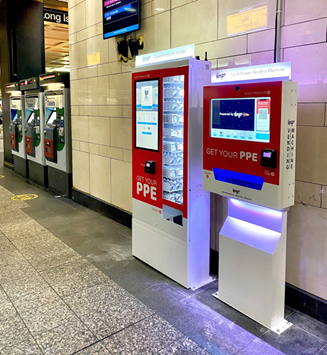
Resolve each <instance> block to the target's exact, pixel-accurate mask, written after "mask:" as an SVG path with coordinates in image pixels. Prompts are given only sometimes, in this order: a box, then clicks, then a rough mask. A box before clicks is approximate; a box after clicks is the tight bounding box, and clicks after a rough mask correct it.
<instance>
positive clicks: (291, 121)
mask: <svg viewBox="0 0 327 355" xmlns="http://www.w3.org/2000/svg"><path fill="white" fill-rule="evenodd" d="M287 123H288V125H289V126H293V125H294V123H295V120H288V122H287Z"/></svg>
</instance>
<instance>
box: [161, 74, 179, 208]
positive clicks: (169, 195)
mask: <svg viewBox="0 0 327 355" xmlns="http://www.w3.org/2000/svg"><path fill="white" fill-rule="evenodd" d="M183 136H184V75H177V76H170V77H165V78H164V79H163V157H162V162H163V174H162V176H163V183H162V186H163V198H164V199H165V200H168V201H171V202H175V203H178V204H180V205H183V172H184V159H183V154H184V145H183V144H184V139H183Z"/></svg>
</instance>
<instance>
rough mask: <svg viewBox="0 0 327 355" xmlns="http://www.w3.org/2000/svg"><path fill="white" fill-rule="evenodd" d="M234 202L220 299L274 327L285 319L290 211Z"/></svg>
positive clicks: (224, 238)
mask: <svg viewBox="0 0 327 355" xmlns="http://www.w3.org/2000/svg"><path fill="white" fill-rule="evenodd" d="M228 205H229V216H228V217H227V219H226V221H225V223H224V225H223V228H222V229H221V231H220V234H219V292H218V298H219V299H220V300H221V301H223V302H225V303H227V304H229V305H230V306H232V307H233V308H235V309H237V310H239V311H240V312H242V313H244V314H246V315H247V316H248V317H250V318H252V319H254V320H255V321H257V322H258V323H261V324H262V325H264V326H265V327H267V328H269V329H272V328H274V327H276V326H277V325H278V324H280V323H281V322H283V320H284V300H285V260H286V221H287V212H283V211H276V210H270V209H268V208H263V207H260V206H255V205H251V204H247V203H245V202H241V201H237V200H234V199H230V200H229V201H228ZM246 209H248V211H246ZM253 209H255V210H256V211H254V210H253ZM251 210H252V213H253V212H254V213H255V214H257V217H259V218H260V225H258V224H254V223H253V222H254V219H253V217H252V220H251V216H250V215H249V213H250V212H249V211H251Z"/></svg>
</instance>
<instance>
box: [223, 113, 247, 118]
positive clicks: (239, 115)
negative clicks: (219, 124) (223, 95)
mask: <svg viewBox="0 0 327 355" xmlns="http://www.w3.org/2000/svg"><path fill="white" fill-rule="evenodd" d="M219 115H220V116H234V117H238V118H241V117H249V116H250V114H249V113H246V112H226V113H225V112H220V113H219Z"/></svg>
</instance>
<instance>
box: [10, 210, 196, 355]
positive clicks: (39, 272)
mask: <svg viewBox="0 0 327 355" xmlns="http://www.w3.org/2000/svg"><path fill="white" fill-rule="evenodd" d="M23 212H24V211H23ZM26 215H27V216H28V217H29V218H30V219H32V220H34V219H33V218H32V217H30V216H29V215H28V214H26ZM37 223H38V222H37ZM52 234H53V233H52ZM5 237H6V239H8V240H9V241H10V243H11V244H13V246H14V247H15V248H16V249H17V250H18V251H19V252H20V254H21V255H22V256H23V257H24V258H25V259H26V261H27V262H28V263H29V264H30V265H31V266H32V268H33V269H34V270H35V271H36V272H37V273H38V274H39V275H40V276H41V277H42V278H43V280H44V281H45V282H46V283H47V284H48V285H49V286H50V288H51V289H52V290H53V291H54V292H55V293H56V294H57V295H58V297H59V298H60V299H61V300H62V301H63V302H64V304H65V305H66V306H67V307H68V308H69V309H70V310H71V311H72V313H73V314H74V315H75V316H76V317H77V319H79V321H80V322H81V323H82V324H83V325H84V326H85V327H86V329H88V330H89V331H90V332H91V333H92V334H93V336H94V337H95V338H97V339H98V337H97V336H96V334H95V333H93V331H92V330H91V329H90V328H89V327H87V325H86V324H85V323H84V322H83V321H82V319H81V318H80V317H79V316H78V315H77V314H76V313H75V312H74V310H73V309H72V308H71V307H70V306H69V305H68V304H67V303H66V302H65V300H64V298H63V297H61V296H60V295H59V294H58V293H57V292H56V290H55V289H53V287H52V286H51V285H50V284H49V283H48V281H47V280H46V279H45V278H44V277H43V276H42V274H41V272H42V271H39V270H37V269H36V268H35V267H34V266H33V265H32V264H31V263H30V261H29V260H28V259H27V258H26V256H25V255H24V254H23V253H22V252H21V251H20V250H19V249H18V248H17V246H16V245H15V244H14V243H13V242H12V241H11V240H10V239H9V238H8V237H7V236H5ZM56 238H58V237H56ZM67 247H69V246H67ZM69 248H71V247H69ZM71 249H73V248H71ZM81 259H84V260H86V261H87V262H88V263H90V262H89V261H88V260H87V259H85V258H83V257H82V256H81ZM68 263H70V264H72V263H74V262H67V263H65V264H68ZM65 264H61V265H59V266H56V267H53V268H49V269H47V270H50V269H54V268H58V267H60V266H62V265H65ZM90 264H91V265H92V263H90ZM94 267H95V266H94ZM100 271H101V270H100ZM106 276H107V275H106ZM107 277H108V276H107ZM108 279H109V280H111V279H110V278H109V277H108ZM112 281H113V280H112ZM114 282H115V281H114ZM117 285H118V284H117ZM118 286H119V287H120V288H122V289H123V290H124V288H123V287H122V286H120V285H118ZM125 291H126V290H125ZM126 292H128V291H126ZM128 293H129V292H128ZM129 294H130V293H129ZM130 295H131V296H132V297H134V296H133V295H132V294H130ZM7 296H8V295H7ZM8 297H9V296H8ZM186 298H188V297H185V299H186ZM10 300H11V299H10ZM139 301H140V300H139ZM11 302H12V301H11ZM140 302H141V301H140ZM141 303H142V304H143V305H144V306H146V305H145V304H144V303H143V302H141ZM146 307H147V306H146ZM148 308H149V307H148ZM150 309H151V308H150ZM15 310H16V312H17V313H18V311H17V309H16V308H15ZM151 310H152V309H151ZM152 311H153V313H152V314H151V315H150V316H147V317H145V318H143V319H141V320H139V321H137V322H135V323H132V324H130V325H129V326H127V327H125V328H123V329H121V330H119V331H118V332H115V333H112V334H111V335H110V336H109V337H111V336H113V335H115V334H117V333H119V332H121V331H123V330H125V329H128V328H130V327H131V326H133V325H135V324H137V323H140V322H141V321H144V320H145V319H147V318H149V317H151V316H153V315H155V314H157V313H156V312H155V311H154V310H152ZM18 314H19V313H18ZM19 316H20V318H21V319H22V317H21V315H20V314H19ZM158 316H159V315H158ZM159 317H160V316H159ZM160 318H162V317H160ZM162 319H163V318H162ZM22 321H23V319H22ZM165 321H166V320H165ZM23 322H24V321H23ZM168 323H169V322H168ZM24 324H25V322H24ZM169 324H170V323H169ZM170 325H171V326H172V327H174V326H173V325H172V324H170ZM25 326H26V328H27V329H28V331H29V332H30V333H31V331H30V329H29V328H28V326H27V325H26V324H25ZM58 327H60V325H58V326H57V327H53V328H51V329H49V330H47V331H46V332H48V331H51V330H53V329H56V328H58ZM174 328H175V329H176V330H178V331H179V332H180V330H179V329H178V328H176V327H174ZM43 333H45V332H43ZM181 334H183V333H182V332H181ZM31 336H32V337H33V339H34V340H35V338H34V336H33V335H32V333H31ZM109 337H105V338H103V339H100V340H99V341H102V340H104V339H106V338H109ZM35 342H36V343H37V345H38V347H40V346H39V343H38V342H37V341H36V340H35ZM96 343H97V342H95V343H93V344H96ZM91 345H92V344H91ZM197 345H198V344H197ZM198 346H199V345H198ZM80 350H81V349H80ZM80 350H79V351H80ZM161 350H162V349H161ZM161 350H160V351H161ZM108 351H109V349H108Z"/></svg>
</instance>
